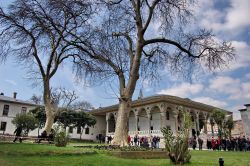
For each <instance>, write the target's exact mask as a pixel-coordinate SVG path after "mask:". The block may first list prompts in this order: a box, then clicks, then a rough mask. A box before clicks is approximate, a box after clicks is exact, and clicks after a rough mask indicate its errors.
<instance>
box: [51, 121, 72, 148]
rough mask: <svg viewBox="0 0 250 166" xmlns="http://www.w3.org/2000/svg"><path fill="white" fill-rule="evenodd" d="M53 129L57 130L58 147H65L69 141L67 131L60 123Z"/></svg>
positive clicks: (56, 143) (56, 140) (56, 141)
mask: <svg viewBox="0 0 250 166" xmlns="http://www.w3.org/2000/svg"><path fill="white" fill-rule="evenodd" d="M53 129H54V130H55V138H54V142H55V145H56V146H58V147H65V146H66V145H67V143H68V141H69V136H68V134H67V133H66V129H65V128H64V127H63V125H62V124H60V123H57V124H55V125H54V126H53Z"/></svg>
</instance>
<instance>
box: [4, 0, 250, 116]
mask: <svg viewBox="0 0 250 166" xmlns="http://www.w3.org/2000/svg"><path fill="white" fill-rule="evenodd" d="M9 2H10V1H9V0H0V5H6V4H7V3H9ZM249 9H250V0H201V1H200V3H199V7H198V8H196V11H195V13H196V14H197V20H198V25H197V26H200V27H205V28H207V29H212V30H213V31H214V33H215V34H216V35H217V38H218V39H219V40H222V39H224V40H229V41H231V42H232V44H233V46H234V47H235V49H236V53H237V57H236V62H233V63H231V64H229V67H230V68H227V69H224V70H223V71H218V72H216V73H202V74H197V75H196V77H194V78H193V79H192V81H185V80H184V79H179V78H178V79H177V78H175V77H174V76H170V75H169V74H167V73H168V72H167V71H163V72H162V77H161V81H160V82H159V83H158V84H155V85H150V84H148V83H147V81H143V82H142V81H140V82H139V84H138V86H137V88H136V92H135V93H134V99H135V98H137V96H138V92H139V89H140V88H142V87H143V93H144V96H151V95H156V94H169V95H176V96H179V97H183V98H190V99H192V100H195V101H199V102H203V103H206V104H210V105H214V106H218V107H221V108H224V109H227V110H230V111H233V112H234V118H235V119H239V118H240V114H239V112H238V109H240V108H244V106H243V105H244V104H247V103H250V19H249V16H250V10H249ZM31 85H32V80H30V79H27V75H26V70H25V68H24V66H22V65H20V64H18V63H15V59H9V60H7V61H6V62H5V63H4V64H0V92H4V93H5V95H6V96H12V94H13V92H14V91H15V92H17V93H18V95H17V96H18V98H19V99H23V100H28V99H29V98H30V97H31V96H32V94H37V95H39V94H41V92H42V89H41V88H39V87H32V86H31ZM111 85H112V86H111ZM52 86H55V87H59V86H61V87H65V88H67V89H69V90H75V91H77V93H78V95H79V96H81V99H84V100H87V101H89V102H91V103H92V104H93V105H94V106H95V107H99V106H102V107H103V106H108V105H111V104H115V103H117V99H116V98H115V94H114V92H115V91H116V88H115V85H113V82H109V83H106V84H105V85H98V86H97V85H96V86H94V87H91V86H90V87H87V86H84V85H83V84H80V83H76V82H75V79H74V75H73V74H72V72H71V67H70V66H68V65H64V66H63V67H61V68H60V69H59V71H58V72H57V74H56V75H55V77H54V78H53V80H52Z"/></svg>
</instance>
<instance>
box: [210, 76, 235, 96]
mask: <svg viewBox="0 0 250 166" xmlns="http://www.w3.org/2000/svg"><path fill="white" fill-rule="evenodd" d="M209 82H210V85H209V88H210V89H212V90H216V91H217V92H223V93H225V94H235V93H237V92H239V90H240V89H239V84H240V80H239V79H233V78H231V77H226V76H219V77H216V78H214V79H212V80H210V81H209Z"/></svg>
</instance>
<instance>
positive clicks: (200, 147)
mask: <svg viewBox="0 0 250 166" xmlns="http://www.w3.org/2000/svg"><path fill="white" fill-rule="evenodd" d="M198 144H199V150H202V145H203V140H202V139H201V138H200V137H198Z"/></svg>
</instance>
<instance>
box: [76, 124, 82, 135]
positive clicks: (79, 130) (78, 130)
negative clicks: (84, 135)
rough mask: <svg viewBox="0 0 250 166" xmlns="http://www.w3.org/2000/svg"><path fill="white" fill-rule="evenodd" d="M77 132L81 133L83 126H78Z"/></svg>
mask: <svg viewBox="0 0 250 166" xmlns="http://www.w3.org/2000/svg"><path fill="white" fill-rule="evenodd" d="M76 132H77V134H81V127H80V126H77V131H76Z"/></svg>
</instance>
